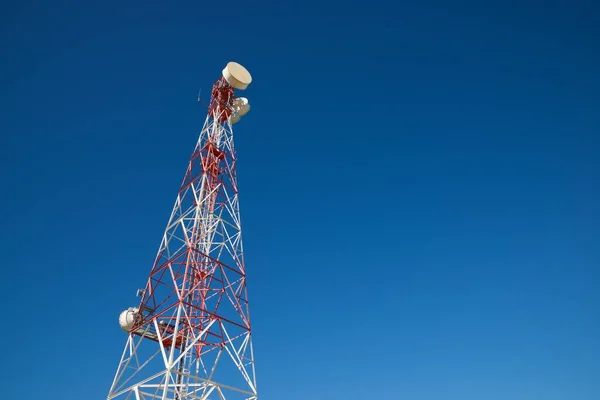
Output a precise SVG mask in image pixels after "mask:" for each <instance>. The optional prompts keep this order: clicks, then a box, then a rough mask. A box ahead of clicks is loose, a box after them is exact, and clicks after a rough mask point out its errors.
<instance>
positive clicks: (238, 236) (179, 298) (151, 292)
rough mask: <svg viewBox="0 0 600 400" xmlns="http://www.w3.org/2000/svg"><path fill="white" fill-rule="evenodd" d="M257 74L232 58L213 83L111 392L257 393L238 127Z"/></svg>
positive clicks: (125, 320)
mask: <svg viewBox="0 0 600 400" xmlns="http://www.w3.org/2000/svg"><path fill="white" fill-rule="evenodd" d="M251 81H252V77H251V75H250V73H249V72H248V71H247V70H246V69H245V68H244V67H243V66H241V65H240V64H238V63H235V62H230V63H228V64H227V66H226V67H225V68H224V69H223V71H222V77H221V78H220V79H218V80H217V81H216V82H215V83H214V84H213V87H212V96H211V101H210V104H209V108H208V115H207V116H206V120H205V122H204V126H203V128H202V131H201V132H200V136H199V138H198V142H197V143H196V146H195V148H194V151H193V153H192V156H191V159H190V161H189V164H188V168H187V170H186V172H185V175H184V178H183V181H182V183H181V187H180V189H179V192H178V195H177V199H176V200H175V205H174V207H173V211H172V212H171V216H170V218H169V222H168V223H167V227H166V229H165V232H164V235H163V237H162V241H161V244H160V247H159V250H158V254H157V256H156V259H155V261H154V264H153V266H152V269H151V271H150V274H149V276H148V280H147V283H146V286H145V288H144V289H143V290H139V291H138V294H139V295H140V296H141V300H140V303H139V305H138V306H137V307H131V308H129V309H127V310H125V311H123V312H122V313H121V315H120V316H119V323H120V325H121V327H122V328H123V329H124V330H125V331H127V332H128V334H129V336H128V338H127V342H126V344H125V349H124V351H123V354H122V357H121V360H120V362H119V365H118V367H117V372H116V374H115V378H114V381H113V383H112V386H111V388H110V391H109V394H108V396H107V399H136V400H142V399H177V400H184V399H203V400H204V399H234V400H235V399H240V400H241V399H244V400H256V399H258V392H257V389H256V378H255V369H254V354H253V349H252V339H251V331H252V329H251V325H250V314H249V304H248V294H247V288H246V269H245V266H244V256H243V247H242V228H241V222H240V210H239V200H238V186H237V178H236V154H235V151H234V145H233V129H232V125H233V124H235V123H236V122H238V121H239V120H240V118H241V117H242V116H243V115H245V114H246V113H247V112H248V111H249V109H250V106H249V104H248V100H247V99H246V98H243V97H240V98H235V91H236V90H244V89H246V87H247V86H248V85H249V84H250V83H251Z"/></svg>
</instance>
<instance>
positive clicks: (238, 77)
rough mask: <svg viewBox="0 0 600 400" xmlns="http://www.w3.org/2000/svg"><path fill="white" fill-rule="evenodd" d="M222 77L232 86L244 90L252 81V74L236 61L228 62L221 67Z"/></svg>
mask: <svg viewBox="0 0 600 400" xmlns="http://www.w3.org/2000/svg"><path fill="white" fill-rule="evenodd" d="M223 78H225V80H226V81H227V83H229V84H230V85H231V86H232V87H233V88H235V89H238V90H245V89H246V88H247V87H248V85H249V84H250V83H251V82H252V75H250V72H248V70H247V69H246V68H244V67H243V66H242V65H240V64H238V63H236V62H233V61H231V62H229V63H227V65H226V66H225V68H223Z"/></svg>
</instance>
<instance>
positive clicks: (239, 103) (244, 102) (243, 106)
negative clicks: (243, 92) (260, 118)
mask: <svg viewBox="0 0 600 400" xmlns="http://www.w3.org/2000/svg"><path fill="white" fill-rule="evenodd" d="M233 106H234V107H235V108H236V110H237V112H238V113H239V114H240V116H243V115H246V114H248V111H250V104H249V103H248V99H247V98H245V97H238V98H236V99H234V100H233Z"/></svg>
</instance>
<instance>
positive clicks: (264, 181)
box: [0, 0, 600, 400]
mask: <svg viewBox="0 0 600 400" xmlns="http://www.w3.org/2000/svg"><path fill="white" fill-rule="evenodd" d="M85 3H88V4H85ZM562 3H564V4H563V5H558V2H547V1H544V2H542V1H537V2H535V1H522V2H519V3H513V2H510V4H509V2H476V1H470V2H461V1H459V2H447V1H442V0H438V1H432V0H431V1H413V2H410V3H407V2H392V1H390V2H388V3H387V4H385V3H383V2H381V1H377V0H375V1H369V2H363V5H362V6H360V7H353V6H352V5H351V4H350V3H348V2H339V3H334V2H327V1H300V2H297V3H296V4H295V5H291V3H288V4H287V5H283V4H279V3H277V2H272V3H263V2H258V1H257V2H254V1H246V2H205V1H195V2H177V5H175V2H174V3H173V5H169V2H165V1H162V2H155V1H144V2H138V1H125V2H122V1H119V2H117V1H105V2H93V3H92V2H79V1H65V2H41V1H19V2H13V3H10V4H9V3H6V4H3V7H2V13H1V14H2V15H1V16H0V39H1V45H2V55H3V57H2V62H1V64H0V85H1V86H0V87H1V93H2V95H1V96H0V116H1V118H0V134H1V139H0V140H1V142H0V152H1V154H2V159H1V163H2V171H3V173H2V181H3V184H2V188H3V193H4V194H3V196H1V200H0V202H1V206H2V209H3V210H4V211H3V212H2V214H1V215H2V217H1V220H0V226H1V228H2V229H1V235H2V237H1V238H0V239H1V243H2V248H1V250H2V255H3V256H2V264H3V266H2V268H3V271H4V273H3V278H2V282H3V285H2V294H1V296H2V298H3V299H4V309H5V311H4V316H3V320H4V322H3V323H2V326H3V328H2V337H3V343H4V349H3V356H2V359H3V360H4V362H3V363H2V366H0V369H1V371H0V372H1V375H2V376H3V379H2V380H3V382H5V384H4V385H3V386H4V388H3V391H4V394H3V398H8V399H24V398H27V399H33V398H44V399H56V400H71V399H72V400H75V399H81V398H82V397H81V396H82V394H81V393H83V392H85V393H86V395H85V396H86V398H89V399H95V398H98V399H100V398H104V396H105V395H106V393H107V391H108V388H109V385H110V383H111V381H112V377H113V374H114V371H115V369H116V367H117V362H118V360H119V357H120V354H121V351H122V348H123V345H124V343H125V334H124V332H122V331H121V330H120V328H119V326H118V323H117V318H118V314H119V312H120V311H121V310H122V309H123V308H125V307H128V306H131V305H135V301H136V298H135V290H136V289H137V288H138V287H141V286H142V285H143V284H144V282H145V279H146V277H147V274H148V272H149V270H150V267H151V263H152V260H153V258H154V256H155V253H156V250H157V246H158V244H159V241H160V238H161V235H162V232H163V229H164V226H165V223H166V222H167V219H168V216H169V213H170V211H171V207H172V204H173V201H174V199H175V196H176V192H177V189H178V185H179V183H180V182H181V179H182V176H183V173H184V170H185V167H186V164H187V161H188V157H189V155H190V153H191V151H192V148H193V145H194V143H195V140H196V137H197V134H198V132H199V130H200V128H201V125H202V122H203V119H204V115H205V114H204V113H205V111H204V110H203V108H202V107H201V106H199V105H198V104H197V103H196V102H195V101H196V96H197V93H198V89H199V88H200V87H202V88H203V89H204V91H203V93H204V96H205V99H207V97H206V96H207V95H208V90H209V88H210V85H211V83H212V82H213V80H215V79H216V78H218V77H219V74H220V71H221V69H222V67H223V66H224V64H225V63H226V62H227V61H230V60H236V61H239V62H241V63H243V64H244V65H246V66H247V67H248V69H249V70H250V71H251V72H252V73H253V77H254V82H253V84H252V86H251V87H250V89H249V90H248V91H247V92H246V95H247V96H248V97H249V98H250V101H251V104H252V111H251V112H250V114H249V115H248V116H247V117H245V119H244V120H243V121H242V122H241V123H240V124H239V125H238V126H236V129H237V130H236V145H237V150H238V155H239V164H238V167H239V182H240V190H241V205H242V218H243V227H244V242H245V243H244V247H245V250H246V263H247V269H248V274H249V290H250V298H251V302H252V304H251V306H252V318H253V325H254V326H253V327H254V342H255V352H256V361H257V376H258V384H259V390H260V392H261V396H262V399H263V400H267V399H286V400H297V399H307V398H310V399H323V400H325V399H327V400H329V399H410V400H454V399H456V400H482V399H483V400H507V399H510V400H537V399H540V400H597V399H599V398H600V341H599V338H600V311H599V310H600V290H599V285H600V202H599V199H600V186H599V182H600V157H599V156H598V154H599V151H600V139H599V137H598V134H599V131H600V111H599V109H600V78H599V74H598V71H600V50H599V49H600V20H599V19H598V15H599V14H600V10H599V9H598V7H597V6H593V5H592V4H593V2H592V1H588V2H583V1H573V2H570V5H566V4H567V2H562ZM27 382H34V383H27ZM6 391H8V392H6Z"/></svg>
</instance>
